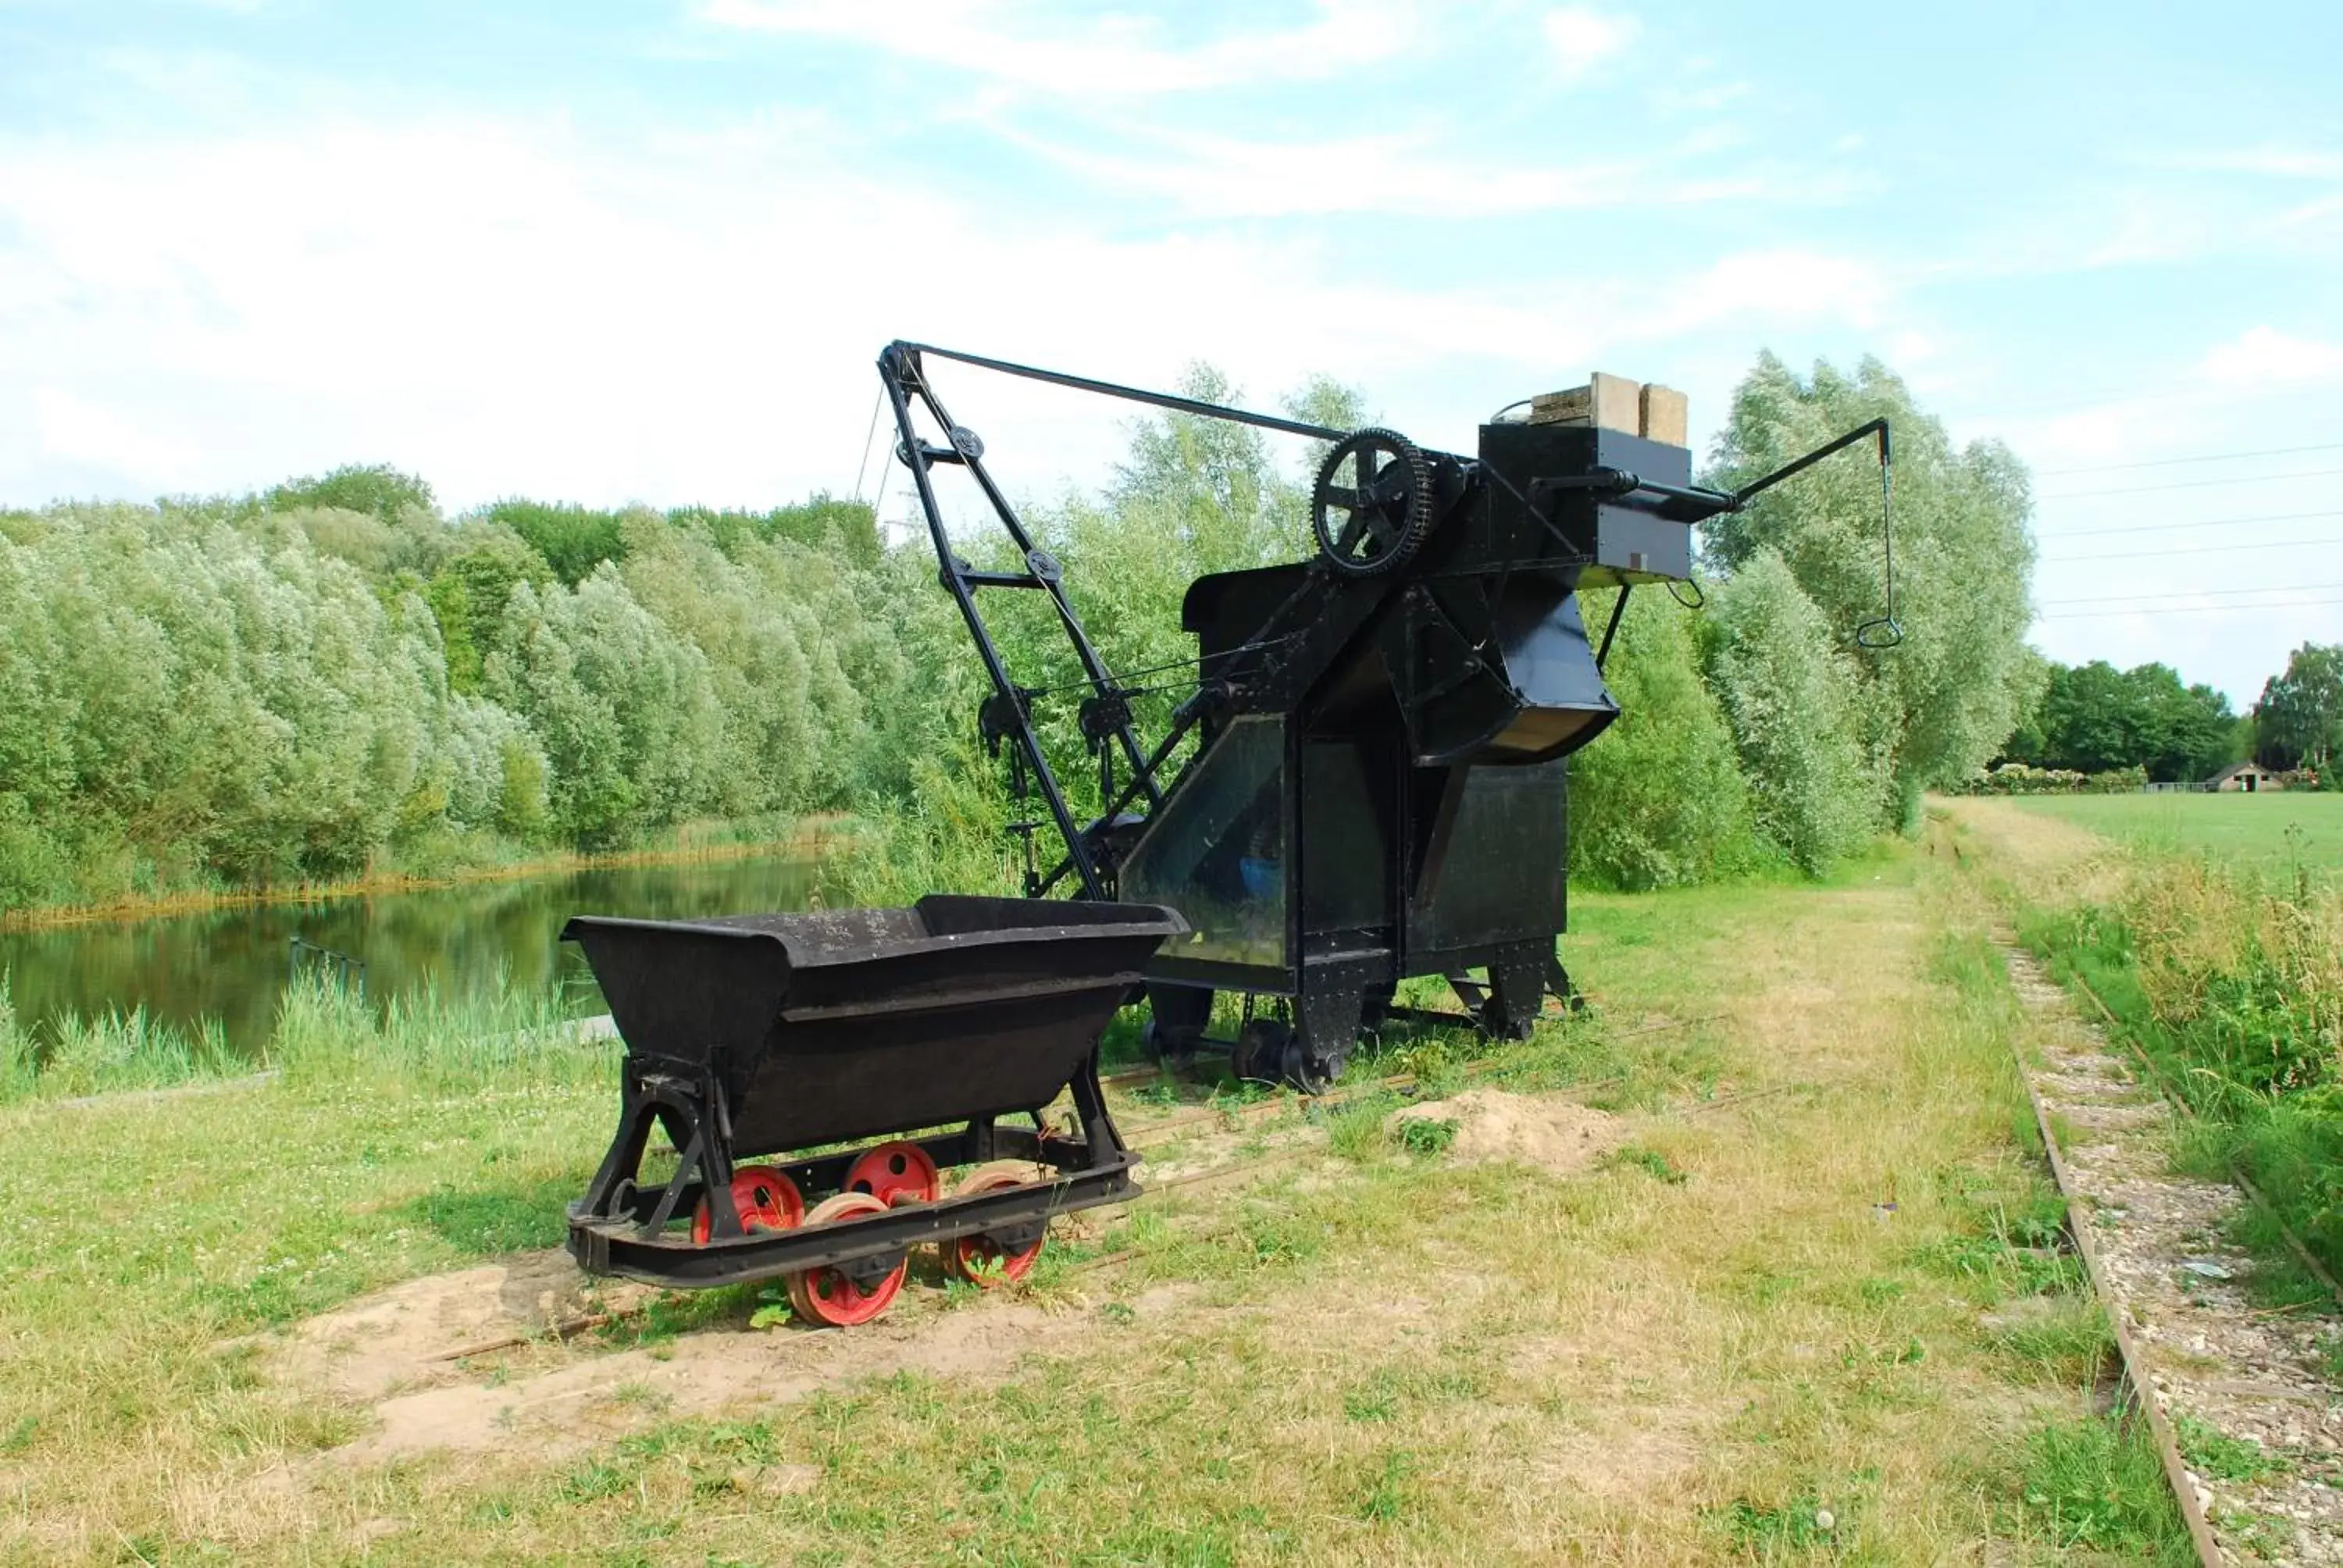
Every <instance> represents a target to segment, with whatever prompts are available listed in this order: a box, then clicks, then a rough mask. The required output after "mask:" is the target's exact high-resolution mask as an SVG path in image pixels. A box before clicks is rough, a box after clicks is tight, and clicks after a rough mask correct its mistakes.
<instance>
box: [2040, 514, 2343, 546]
mask: <svg viewBox="0 0 2343 1568" xmlns="http://www.w3.org/2000/svg"><path fill="white" fill-rule="evenodd" d="M2309 518H2343V512H2264V513H2262V514H2261V515H2260V516H2258V517H2252V518H2201V519H2199V520H2198V521H2196V522H2193V523H2119V524H2117V526H2115V527H2114V528H2060V529H2059V530H2058V531H2057V532H2056V534H2052V535H2050V536H2048V537H2047V538H2046V540H2045V541H2044V542H2046V543H2056V542H2057V541H2059V540H2062V539H2090V538H2101V537H2102V536H2105V535H2107V534H2170V533H2177V532H2179V531H2180V530H2181V529H2183V528H2238V527H2242V526H2243V525H2245V524H2247V523H2293V522H2302V521H2306V520H2308V519H2309Z"/></svg>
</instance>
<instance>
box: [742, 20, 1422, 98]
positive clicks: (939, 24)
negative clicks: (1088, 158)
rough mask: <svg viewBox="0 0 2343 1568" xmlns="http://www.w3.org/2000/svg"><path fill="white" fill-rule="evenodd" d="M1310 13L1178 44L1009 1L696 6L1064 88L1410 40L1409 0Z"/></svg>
mask: <svg viewBox="0 0 2343 1568" xmlns="http://www.w3.org/2000/svg"><path fill="white" fill-rule="evenodd" d="M1317 7H1318V15H1317V17H1316V18H1315V19H1314V20H1312V21H1311V22H1309V23H1306V24H1304V25H1301V26H1298V27H1282V28H1263V29H1259V30H1255V31H1252V32H1237V33H1228V34H1223V35H1219V36H1215V37H1212V38H1210V39H1208V40H1206V41H1204V42H1202V43H1198V44H1193V45H1179V44H1176V43H1173V42H1171V41H1170V40H1168V39H1167V38H1166V37H1165V36H1164V32H1165V30H1164V28H1163V27H1162V26H1161V24H1160V23H1158V22H1157V21H1156V20H1154V19H1153V18H1147V17H1138V16H1131V15H1121V14H1113V15H1105V16H1099V17H1093V18H1087V19H1082V20H1075V19H1073V18H1071V17H1068V16H1065V15H1054V16H1041V15H1035V13H1036V11H1037V8H1036V7H1034V6H1031V5H1016V4H1013V3H1011V0H890V3H888V4H884V5H878V4H872V3H871V0H707V3H706V4H705V5H702V6H701V8H700V12H699V15H700V16H701V18H702V19H703V20H705V21H707V22H709V23H712V24H714V25H719V26H725V27H736V28H741V29H745V30H749V31H755V32H764V33H779V34H790V35H800V36H807V37H820V38H830V39H836V40H839V41H841V42H846V43H853V44H860V45H868V46H869V47H871V48H875V49H879V50H881V51H883V52H885V53H888V54H891V55H900V56H903V57H906V58H910V59H917V60H922V61H926V62H929V63H930V64H933V65H946V66H952V67H957V68H959V69H961V70H965V71H967V72H969V73H970V74H971V75H977V76H985V77H991V78H993V79H995V80H997V81H1002V82H1010V83H1014V84H1016V85H1020V86H1022V87H1026V88H1030V89H1032V90H1035V91H1038V92H1044V93H1051V94H1057V95H1065V96H1070V97H1108V96H1122V95H1134V94H1151V93H1176V92H1192V91H1196V90H1199V89H1203V88H1212V87H1234V86H1246V85H1260V84H1266V83H1273V82H1292V81H1314V80H1323V79H1326V78H1329V77H1334V76H1340V75H1344V74H1346V73H1349V72H1352V71H1356V70H1359V69H1361V68H1363V67H1366V66H1370V65H1382V64H1384V63H1386V62H1389V61H1392V60H1396V59H1400V58H1403V57H1405V56H1407V55H1411V54H1412V53H1413V51H1414V50H1415V49H1416V47H1417V45H1418V37H1419V29H1418V25H1417V18H1416V8H1415V5H1413V3H1412V0H1317ZM1020 12H1022V13H1024V14H1025V15H1026V16H1028V17H1030V18H1031V20H1030V21H1021V19H1020V17H1019V15H1018V13H1020Z"/></svg>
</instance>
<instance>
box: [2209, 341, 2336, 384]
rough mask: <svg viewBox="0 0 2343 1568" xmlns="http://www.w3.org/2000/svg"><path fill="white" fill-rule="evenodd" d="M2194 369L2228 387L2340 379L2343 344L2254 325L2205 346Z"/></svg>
mask: <svg viewBox="0 0 2343 1568" xmlns="http://www.w3.org/2000/svg"><path fill="white" fill-rule="evenodd" d="M2197 369H2198V370H2199V371H2200V372H2201V373H2202V374H2203V375H2205V376H2207V377H2209V378H2211V379H2212V380H2214V381H2217V382H2220V383H2222V384H2223V385H2225V386H2230V387H2258V386H2268V385H2271V384H2273V383H2278V384H2288V385H2300V384H2303V383H2316V382H2323V381H2332V380H2337V379H2343V344H2338V343H2321V342H2319V341H2318V340H2316V339H2314V338H2308V337H2292V336H2290V335H2288V334H2287V333H2284V332H2280V331H2278V329H2277V328H2275V327H2252V328H2250V329H2248V330H2247V332H2245V333H2244V334H2243V335H2241V336H2240V337H2236V338H2233V339H2232V340H2230V341H2229V342H2227V343H2221V344H2216V345H2215V346H2214V347H2212V348H2210V349H2208V350H2207V352H2206V355H2205V357H2204V359H2203V360H2202V361H2201V362H2200V363H2199V364H2198V366H2197Z"/></svg>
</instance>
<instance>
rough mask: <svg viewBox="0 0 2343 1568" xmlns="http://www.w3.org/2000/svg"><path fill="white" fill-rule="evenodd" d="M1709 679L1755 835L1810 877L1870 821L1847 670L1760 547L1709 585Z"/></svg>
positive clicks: (1873, 798)
mask: <svg viewBox="0 0 2343 1568" xmlns="http://www.w3.org/2000/svg"><path fill="white" fill-rule="evenodd" d="M1713 628H1714V629H1713V633H1712V636H1711V638H1710V639H1709V642H1710V653H1709V658H1708V670H1709V677H1710V680H1711V683H1712V684H1713V685H1714V686H1715V690H1716V694H1717V698H1718V700H1719V702H1720V703H1721V705H1722V706H1723V708H1724V709H1725V718H1726V719H1727V720H1728V721H1729V722H1730V723H1731V725H1732V727H1733V737H1734V740H1735V744H1736V745H1737V747H1738V748H1739V749H1740V754H1741V763H1742V768H1743V769H1744V771H1745V774H1746V776H1747V778H1748V780H1749V799H1750V806H1751V809H1752V812H1753V814H1754V816H1755V820H1756V825H1757V830H1758V832H1760V833H1761V834H1763V835H1764V836H1765V839H1767V840H1768V841H1769V842H1770V843H1772V844H1773V845H1774V846H1775V848H1776V849H1779V850H1781V852H1782V853H1783V854H1784V855H1785V856H1786V857H1787V858H1788V859H1790V860H1791V861H1792V862H1794V863H1795V865H1797V866H1798V867H1799V868H1800V869H1802V870H1805V871H1806V872H1807V873H1809V874H1810V875H1820V874H1821V873H1822V872H1824V871H1825V870H1827V869H1830V867H1831V865H1832V863H1833V862H1835V861H1836V860H1838V859H1841V858H1842V857H1844V856H1846V855H1849V854H1852V853H1854V852H1855V849H1859V848H1860V847H1861V846H1862V845H1863V843H1864V842H1865V840H1866V839H1869V838H1870V837H1871V836H1872V835H1873V833H1875V831H1876V830H1877V829H1878V827H1879V821H1878V815H1877V810H1878V790H1877V788H1876V786H1875V783H1874V781H1873V780H1872V779H1871V778H1870V776H1869V774H1868V772H1867V771H1866V769H1865V765H1864V757H1863V753H1862V749H1861V748H1860V747H1859V746H1858V744H1857V743H1856V739H1855V690H1854V675H1853V673H1852V671H1851V670H1850V669H1849V668H1847V664H1846V660H1845V656H1844V655H1843V654H1842V653H1841V652H1840V651H1839V649H1838V648H1836V647H1835V646H1834V642H1835V639H1834V638H1832V636H1831V632H1830V628H1829V627H1828V626H1827V625H1826V624H1825V621H1824V619H1823V615H1822V611H1820V610H1819V609H1817V608H1815V605H1814V601H1813V600H1811V599H1809V598H1806V596H1805V592H1804V590H1802V589H1801V588H1799V587H1798V580H1797V578H1795V576H1793V575H1792V573H1791V571H1790V568H1789V567H1788V566H1787V565H1786V564H1785V562H1784V561H1783V559H1782V558H1781V557H1780V556H1779V555H1777V554H1775V552H1774V551H1773V550H1771V549H1761V550H1759V551H1758V553H1757V554H1756V556H1755V558H1752V559H1751V560H1750V561H1749V562H1748V563H1747V564H1746V565H1745V566H1744V567H1743V568H1742V569H1741V570H1740V571H1739V572H1737V573H1735V575H1734V577H1733V578H1732V580H1731V581H1730V582H1728V583H1726V584H1725V585H1723V587H1722V588H1720V589H1719V590H1718V593H1717V602H1716V608H1715V613H1714V616H1713Z"/></svg>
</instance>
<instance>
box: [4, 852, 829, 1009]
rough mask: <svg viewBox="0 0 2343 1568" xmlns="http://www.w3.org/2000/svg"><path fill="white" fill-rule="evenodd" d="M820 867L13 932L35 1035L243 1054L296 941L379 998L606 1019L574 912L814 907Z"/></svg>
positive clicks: (652, 869)
mask: <svg viewBox="0 0 2343 1568" xmlns="http://www.w3.org/2000/svg"><path fill="white" fill-rule="evenodd" d="M815 882H816V866H815V864H814V862H813V861H811V860H809V859H804V858H802V857H788V858H783V857H779V856H776V857H772V858H768V859H743V860H700V861H691V862H686V863H682V864H676V865H663V866H619V867H608V868H603V869H593V870H580V871H569V872H563V873H560V874H558V875H554V876H548V877H537V878H530V879H519V880H511V881H483V882H467V883H461V884H458V885H457V886H453V887H447V888H434V889H427V890H420V891H415V892H400V893H386V894H379V895H375V896H360V897H355V898H347V899H334V900H325V901H321V902H316V903H299V904H291V903H288V904H261V905H251V906H246V907H242V908H235V909H222V910H206V911H203V912H201V913H196V914H188V915H171V916H163V917H157V918H155V919H151V920H127V921H106V922H92V923H89V924H84V925H73V926H60V927H56V928H54V929H51V930H34V931H10V932H5V933H0V973H5V975H6V976H7V977H8V980H9V987H10V990H11V993H12V995H13V998H14V1000H15V1008H16V1016H17V1019H18V1020H19V1021H20V1023H22V1024H24V1025H25V1026H26V1027H28V1028H31V1029H33V1030H35V1031H37V1032H40V1033H44V1034H45V1032H46V1031H45V1027H44V1026H45V1023H46V1021H47V1020H49V1019H50V1018H52V1017H54V1016H55V1015H57V1014H59V1013H78V1014H81V1015H83V1016H85V1017H86V1016H91V1015H96V1014H103V1013H106V1012H110V1011H120V1012H128V1011H130V1010H132V1009H134V1008H139V1007H144V1008H145V1009H146V1011H147V1013H148V1015H149V1016H150V1017H153V1018H156V1019H162V1020H168V1021H170V1022H173V1023H179V1024H186V1025H193V1024H195V1023H196V1022H197V1021H198V1020H203V1019H206V1018H210V1019H217V1020H220V1024H221V1026H222V1028H223V1030H225V1031H226V1037H227V1043H228V1045H229V1047H230V1049H232V1050H236V1051H237V1052H239V1053H242V1054H246V1055H256V1054H258V1052H259V1050H260V1049H261V1047H263V1046H264V1045H266V1043H267V1040H268V1031H269V1027H270V1023H271V1021H272V1020H273V1019H274V1017H275V1015H276V1010H277V997H278V995H279V993H280V992H281V991H282V990H284V986H285V980H286V975H287V970H288V966H289V963H290V961H291V954H292V946H293V942H294V940H295V939H296V938H298V939H300V940H302V941H305V942H310V943H314V944H316V945H317V946H318V947H322V948H326V949H328V950H332V951H335V952H338V953H345V954H347V955H348V956H349V957H351V958H352V959H354V960H357V961H358V962H360V963H362V964H364V965H365V966H366V977H365V978H366V987H367V994H368V995H370V996H373V997H376V998H383V997H388V996H392V995H398V994H405V993H408V992H412V991H416V990H421V989H423V988H425V987H427V986H437V988H438V989H439V990H440V991H441V993H442V994H446V995H463V994H467V993H478V992H482V991H487V990H491V989H493V988H494V987H495V986H496V985H497V984H498V982H499V980H500V979H501V980H504V981H505V982H506V983H508V984H509V985H510V986H511V987H512V988H513V989H515V990H538V989H540V988H545V987H553V986H558V987H560V988H562V989H563V990H564V992H565V996H566V999H567V1001H568V1008H567V1010H568V1011H570V1012H573V1013H575V1014H578V1015H581V1016H582V1015H584V1014H588V1013H594V1012H599V1011H602V1010H603V1009H602V1006H601V1000H600V998H599V996H598V993H597V992H596V991H595V989H594V981H593V977H592V976H591V975H590V974H589V973H588V971H587V969H586V964H585V960H584V959H583V958H582V956H581V955H580V954H579V953H578V950H577V949H576V947H574V946H572V945H569V944H566V943H564V942H562V941H560V940H558V939H559V937H560V933H561V926H562V922H563V921H565V920H568V919H569V917H570V916H572V915H585V914H596V915H630V916H636V917H639V918H644V919H651V920H682V919H691V918H695V917H699V916H705V915H721V914H741V913H748V912H752V911H769V910H801V909H803V908H805V906H806V901H807V900H808V898H809V896H810V895H811V893H812V891H813V889H814V886H815Z"/></svg>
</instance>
